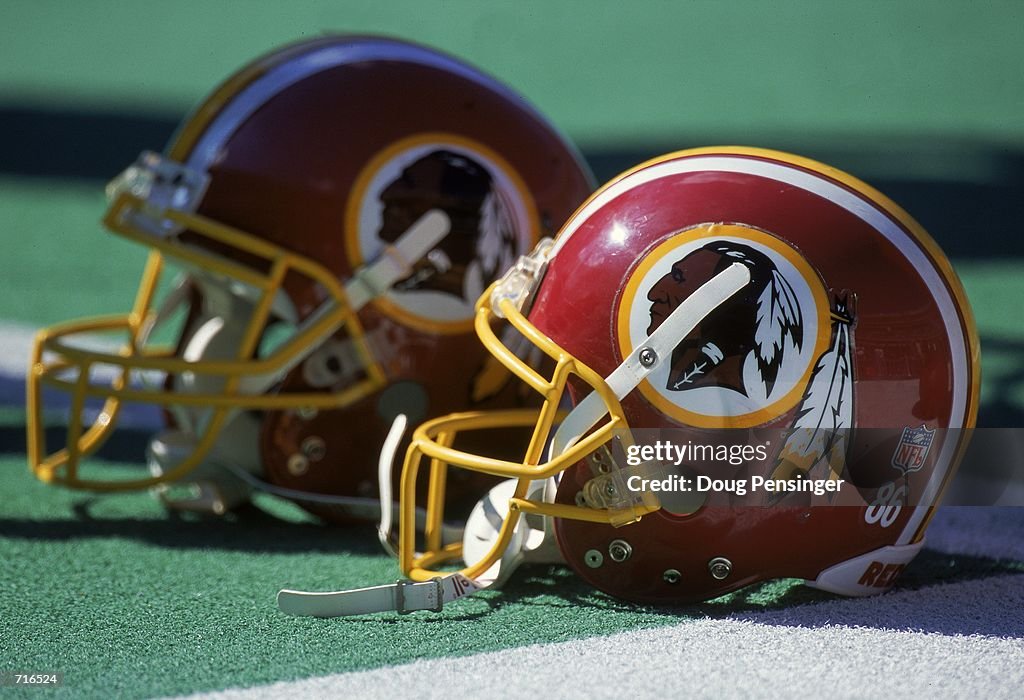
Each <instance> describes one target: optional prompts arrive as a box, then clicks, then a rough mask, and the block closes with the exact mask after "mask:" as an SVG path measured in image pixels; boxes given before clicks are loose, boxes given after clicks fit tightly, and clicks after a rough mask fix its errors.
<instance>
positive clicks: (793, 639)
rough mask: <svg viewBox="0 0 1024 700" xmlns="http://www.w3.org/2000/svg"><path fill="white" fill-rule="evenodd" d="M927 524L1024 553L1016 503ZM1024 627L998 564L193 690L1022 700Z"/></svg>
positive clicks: (195, 699)
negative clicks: (511, 644) (873, 594)
mask: <svg viewBox="0 0 1024 700" xmlns="http://www.w3.org/2000/svg"><path fill="white" fill-rule="evenodd" d="M929 535H931V536H932V537H931V539H930V540H929V545H930V546H929V548H930V549H932V550H933V551H939V552H945V553H950V554H953V553H961V554H967V555H974V556H987V557H991V558H1007V559H1016V560H1018V561H1020V560H1021V559H1024V511H1022V510H1021V509H1019V508H987V507H971V508H968V507H960V508H949V509H944V510H942V511H940V512H939V514H938V515H936V517H935V521H934V522H933V524H932V527H931V528H930V530H929ZM330 624H346V623H345V622H343V621H334V622H331V623H330ZM466 624H473V623H472V622H467V623H466ZM1022 634H1024V575H1021V574H1004V575H998V576H993V577H989V578H985V579H980V580H969V581H961V582H957V583H951V584H946V585H936V586H931V587H927V588H924V589H920V590H903V591H900V590H897V591H896V592H894V593H891V594H889V595H884V596H881V597H877V598H862V599H839V600H834V601H828V602H825V603H817V604H813V605H803V606H795V607H790V608H781V609H778V610H769V611H763V612H750V613H737V614H734V615H732V616H731V618H730V619H723V620H715V619H703V620H697V621H685V622H682V623H681V624H679V625H675V626H671V627H662V628H656V629H647V630H636V631H631V632H622V633H617V634H613V635H610V636H606V637H595V638H587V639H579V640H573V641H569V642H560V643H553V644H534V645H530V646H526V647H518V648H510V649H503V650H501V651H495V652H487V653H483V654H476V655H472V656H465V657H456V658H439V659H428V660H420V661H414V662H412V663H408V664H403V665H400V666H391V667H384V668H378V669H371V670H367V671H356V672H351V673H342V674H336V675H330V676H324V677H320V678H309V679H305V680H300V681H292V682H279V683H273V684H270V685H265V686H257V687H253V688H245V689H230V690H225V691H219V692H213V693H199V694H196V695H191V696H188V697H189V698H192V700H264V699H268V698H291V697H303V698H338V697H357V698H388V699H389V700H393V699H394V698H401V697H423V698H451V697H457V696H460V695H466V696H471V697H518V696H526V695H527V694H530V693H533V694H537V696H542V697H588V698H614V699H615V700H622V698H644V697H664V696H665V695H666V693H675V694H683V693H686V694H688V695H696V696H698V697H716V698H717V697H727V698H729V697H736V696H754V697H768V698H774V697H779V698H789V697H794V696H798V695H800V694H807V695H813V696H818V695H820V694H821V691H822V690H823V689H825V688H827V689H828V690H829V692H830V693H831V694H833V695H835V696H836V697H868V696H871V697H891V696H893V695H896V696H897V697H903V696H906V697H917V696H920V695H921V694H922V693H923V692H924V691H927V695H928V696H929V697H950V698H954V697H963V695H964V694H965V693H966V692H967V691H968V690H970V691H971V692H972V694H977V695H979V696H980V697H986V698H990V697H993V698H998V697H1006V698H1017V697H1019V692H1020V688H1021V687H1024V639H1022V638H1021V635H1022Z"/></svg>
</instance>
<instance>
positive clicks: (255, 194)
mask: <svg viewBox="0 0 1024 700" xmlns="http://www.w3.org/2000/svg"><path fill="white" fill-rule="evenodd" d="M590 182H591V179H590V175H589V173H588V170H587V168H586V166H585V165H584V164H583V162H582V160H581V159H580V157H579V156H578V154H577V152H576V151H575V150H574V148H573V147H572V146H571V145H570V144H569V143H568V142H567V141H566V140H565V139H564V138H563V137H562V136H561V135H560V134H559V133H558V132H557V131H556V130H555V129H554V128H552V126H551V125H550V124H549V123H548V122H547V121H546V120H545V119H544V118H543V117H542V116H541V115H540V114H538V113H537V112H536V111H535V110H534V109H533V108H532V107H531V106H530V105H529V104H527V103H526V102H525V101H524V100H523V99H522V98H521V97H520V96H519V95H517V94H515V93H514V92H513V91H512V90H510V89H509V88H508V87H506V86H504V85H502V84H501V83H499V82H498V81H496V80H494V79H493V78H491V77H489V76H487V75H484V74H483V73H481V72H479V71H478V70H476V69H475V68H473V67H471V66H469V65H466V64H465V63H462V62H461V61H458V60H456V59H454V58H451V57H449V56H446V55H444V54H441V53H438V52H436V51H434V50H431V49H428V48H425V47H422V46H417V45H414V44H410V43H406V42H404V41H399V40H395V39H389V38H382V37H368V36H367V37H364V36H327V37H322V38H318V39H314V40H310V41H304V42H301V43H298V44H295V45H291V46H287V47H285V48H282V49H279V50H277V51H274V52H272V53H270V54H268V55H266V56H264V57H262V58H260V59H258V60H256V61H254V62H253V63H251V64H250V65H248V66H246V67H245V68H243V69H242V70H240V71H239V72H238V73H236V74H235V75H233V76H231V77H230V78H229V79H228V80H227V81H225V82H224V83H223V84H222V85H221V86H220V87H218V88H217V89H216V90H215V91H214V92H213V93H212V94H211V95H210V96H209V97H208V98H207V99H206V100H205V101H204V102H203V103H202V104H201V105H200V106H199V108H198V109H197V110H196V111H195V112H194V113H193V114H192V115H191V116H190V117H189V118H188V119H186V121H185V122H184V123H183V124H182V126H181V127H180V129H179V131H178V133H177V134H176V136H175V137H174V138H173V140H172V142H171V143H170V145H169V146H168V148H167V150H166V152H165V154H164V155H156V154H152V153H145V154H143V156H142V157H140V159H139V161H138V162H137V163H136V164H135V165H133V166H132V167H130V168H128V169H127V170H126V171H125V172H124V173H123V174H122V175H121V176H119V177H118V178H117V179H115V180H114V181H113V182H112V183H111V185H110V187H109V188H108V194H109V196H110V199H111V206H110V209H109V211H108V213H107V215H106V219H105V223H106V225H107V226H108V227H109V228H110V229H111V230H113V231H114V232H116V233H118V234H121V235H123V236H126V237H128V238H130V239H133V240H135V241H138V242H140V243H142V244H143V245H146V246H148V247H150V248H151V249H152V253H151V255H150V259H149V263H148V265H147V268H146V271H145V274H144V277H143V282H142V284H141V287H140V289H139V292H138V296H137V299H136V302H135V306H134V308H133V310H132V312H131V313H130V314H127V315H125V316H121V317H116V318H104V319H94V320H88V321H79V322H72V323H67V324H63V325H60V326H57V327H55V328H51V329H47V330H45V331H43V332H42V333H41V334H40V336H39V338H38V340H37V344H36V348H35V352H34V354H33V357H32V367H31V371H30V375H29V385H28V403H29V407H28V417H29V435H28V446H29V462H30V465H31V467H32V468H33V470H34V471H35V473H36V474H37V475H38V476H39V477H40V478H41V479H43V480H45V481H48V482H55V483H61V484H64V485H67V486H72V487H79V488H86V489H93V490H123V489H133V488H141V487H149V486H154V485H157V484H160V485H166V484H168V483H169V482H178V483H182V482H185V483H187V484H189V485H198V486H199V487H200V492H199V493H192V494H188V495H184V496H183V497H181V498H175V499H174V502H175V503H176V504H177V505H180V506H182V507H192V508H201V509H211V510H214V511H218V512H222V511H223V510H225V509H226V508H230V507H231V506H232V505H234V504H236V503H238V502H240V501H242V500H244V499H245V498H246V497H247V495H248V492H249V490H250V489H251V488H252V487H253V486H254V485H255V486H256V487H263V488H267V489H268V490H271V491H274V492H276V493H278V494H281V495H285V496H289V497H294V498H296V499H299V500H300V502H302V503H303V504H304V505H307V507H309V508H310V509H312V510H315V511H317V512H320V513H322V514H324V515H326V516H328V517H336V518H339V519H347V518H350V517H375V511H376V508H377V498H376V494H377V456H378V453H379V451H380V449H381V444H382V442H383V441H384V439H385V436H386V435H387V434H388V431H389V427H390V426H391V425H392V422H393V420H394V419H395V418H396V416H397V415H398V414H400V413H401V414H406V415H408V417H409V419H410V420H414V421H416V422H419V421H422V420H424V419H427V418H429V417H433V416H438V415H442V414H445V413H449V412H451V411H455V410H464V409H466V408H469V407H488V406H490V407H492V408H494V407H501V406H510V405H522V398H523V396H524V395H525V393H524V392H522V391H519V390H518V389H517V387H514V386H512V385H511V384H510V383H509V382H507V381H506V380H507V379H508V376H509V375H508V374H507V372H505V370H504V368H502V367H501V366H500V364H498V363H497V362H495V361H494V360H492V359H490V358H489V356H488V355H487V354H486V352H485V351H484V350H483V348H481V347H480V346H479V344H478V343H477V342H476V341H475V339H474V338H472V335H471V334H472V329H473V313H474V311H473V307H474V302H475V301H476V299H477V297H479V295H480V294H481V293H482V292H483V291H484V290H485V289H486V288H487V287H488V285H490V284H491V283H492V282H493V281H494V280H496V279H498V278H499V277H500V276H501V275H502V274H503V273H504V272H505V271H506V269H508V267H509V266H510V265H511V264H512V263H514V262H515V260H516V259H517V258H518V257H519V256H520V255H522V254H524V253H526V252H528V251H529V250H530V249H531V248H532V247H533V246H534V245H535V244H536V243H537V241H538V240H539V239H540V238H541V237H542V236H544V235H545V234H547V233H550V232H551V231H552V230H553V227H554V226H557V225H558V224H559V223H561V222H562V221H564V220H565V218H566V217H568V216H569V215H570V214H571V213H572V211H573V210H574V209H575V208H576V207H577V206H578V205H579V204H580V203H581V202H582V201H583V200H584V198H585V197H586V196H587V194H589V192H590V191H591V190H592V189H593V188H592V187H591V185H590ZM165 260H170V261H172V262H173V263H175V264H177V265H179V266H180V268H181V269H182V270H183V272H184V274H182V275H181V276H180V277H179V279H178V280H177V282H175V283H174V285H173V286H172V288H171V289H170V291H169V293H168V294H167V297H166V301H165V302H164V303H163V304H162V305H156V304H154V302H153V299H154V298H155V296H156V294H157V289H158V278H159V276H160V272H161V267H162V265H163V264H164V262H165ZM175 323H176V324H177V328H175ZM97 331H108V332H119V333H121V334H122V335H123V336H124V337H126V338H127V341H126V342H125V343H124V344H123V345H122V346H120V347H115V348H111V349H109V350H103V349H100V350H97V349H96V344H95V343H91V344H90V343H89V342H86V343H84V346H83V343H82V339H83V337H84V336H85V335H87V334H90V333H95V332H97ZM153 339H157V340H160V339H163V340H169V341H170V343H169V347H167V348H159V347H154V342H153ZM101 347H102V346H101ZM44 385H46V386H50V387H56V388H58V389H62V390H64V391H65V392H66V393H68V394H69V395H70V406H71V410H70V417H69V420H68V432H67V439H66V445H64V446H63V448H62V449H60V450H57V451H54V452H52V453H50V454H47V450H46V445H45V436H44V430H43V428H44V424H45V423H46V419H47V416H48V415H52V414H47V415H44V400H43V399H44V395H43V393H42V387H43V386H44ZM97 400H99V401H101V402H102V404H101V405H98V404H94V403H93V402H94V401H97ZM133 402H140V403H143V404H149V405H154V404H155V405H157V406H160V407H162V409H163V412H164V414H165V415H164V417H165V420H166V428H165V430H163V431H162V432H160V434H158V435H156V436H155V437H154V438H153V439H152V440H151V442H150V444H149V450H148V459H149V467H150V474H149V475H145V476H141V475H136V474H131V473H130V471H126V470H120V471H121V472H122V474H121V475H120V476H121V477H123V478H120V479H116V478H115V479H114V480H104V479H100V478H96V477H94V476H89V475H88V469H89V468H94V467H83V465H82V464H81V460H82V458H83V457H86V456H88V455H89V454H90V453H91V452H93V451H94V450H95V449H96V448H97V447H98V446H99V445H100V444H101V443H102V442H103V441H104V440H105V439H106V438H107V437H108V436H109V435H110V434H111V432H112V431H113V429H114V427H115V426H116V425H117V423H118V418H119V416H121V415H122V414H123V413H124V412H125V410H126V409H125V407H126V406H127V405H128V404H130V403H133ZM90 422H91V425H90V424H89V423H90ZM103 476H108V475H107V474H104V475H103ZM456 482H457V480H456ZM456 482H453V485H454V486H457V485H458V483H456ZM478 496H479V493H477V494H476V496H475V497H474V501H475V498H476V497H478Z"/></svg>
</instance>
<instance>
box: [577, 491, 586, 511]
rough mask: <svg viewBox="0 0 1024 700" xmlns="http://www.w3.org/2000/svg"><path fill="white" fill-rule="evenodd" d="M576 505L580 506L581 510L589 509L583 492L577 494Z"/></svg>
mask: <svg viewBox="0 0 1024 700" xmlns="http://www.w3.org/2000/svg"><path fill="white" fill-rule="evenodd" d="M576 505H578V506H579V507H580V508H586V507H587V497H586V495H585V494H584V493H583V492H582V491H577V492H576Z"/></svg>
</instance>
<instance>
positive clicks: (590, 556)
mask: <svg viewBox="0 0 1024 700" xmlns="http://www.w3.org/2000/svg"><path fill="white" fill-rule="evenodd" d="M583 561H584V562H585V563H586V565H587V566H589V567H590V568H591V569H596V568H598V567H600V566H601V565H602V564H604V555H603V554H601V553H600V552H599V551H597V550H596V549H588V550H587V553H586V554H584V555H583Z"/></svg>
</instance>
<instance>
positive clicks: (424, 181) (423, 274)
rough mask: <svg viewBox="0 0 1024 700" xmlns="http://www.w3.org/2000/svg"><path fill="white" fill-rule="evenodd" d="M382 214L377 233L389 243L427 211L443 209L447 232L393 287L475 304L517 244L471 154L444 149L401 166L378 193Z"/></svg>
mask: <svg viewBox="0 0 1024 700" xmlns="http://www.w3.org/2000/svg"><path fill="white" fill-rule="evenodd" d="M380 201H381V203H382V204H383V216H382V220H381V227H380V231H379V232H378V236H379V237H380V239H381V240H382V241H385V242H387V243H394V242H395V241H397V240H398V238H399V237H400V236H401V235H402V234H403V233H405V232H406V230H408V228H409V227H410V226H412V224H414V223H415V222H416V221H417V220H418V219H419V218H420V217H421V216H423V215H424V214H425V213H427V211H429V210H431V209H440V210H442V211H444V212H445V213H446V214H447V215H448V218H449V220H450V221H451V227H452V228H451V231H450V232H449V233H448V235H447V236H446V237H445V238H444V240H442V241H441V243H440V244H439V245H438V246H437V248H435V249H434V250H432V251H431V252H430V254H429V255H428V256H427V257H426V258H424V259H423V260H421V261H419V263H418V264H417V265H416V267H415V269H414V270H413V272H412V273H411V274H410V275H409V276H408V277H406V278H405V279H403V280H400V281H399V282H397V283H396V284H395V289H396V290H399V291H406V292H407V291H411V290H415V289H431V290H436V291H439V292H444V293H446V294H451V295H453V296H457V297H461V298H462V299H464V300H465V301H466V302H467V303H469V304H472V303H474V302H476V300H477V298H478V297H479V296H480V295H481V294H482V293H483V291H484V289H485V288H486V286H487V285H488V284H490V283H491V282H492V281H493V280H494V279H496V278H497V277H498V275H500V274H501V273H502V272H504V271H505V270H506V269H507V268H508V267H509V266H511V264H512V263H513V262H514V260H515V257H516V253H517V245H516V235H515V222H514V220H513V215H512V212H511V211H510V209H511V206H510V203H509V202H507V201H505V200H504V198H503V197H502V193H501V192H500V191H497V190H495V187H494V178H492V177H491V174H490V173H489V172H488V171H487V169H486V168H485V167H484V166H483V165H482V164H481V163H480V162H478V161H476V160H474V159H473V158H471V157H469V156H466V155H460V154H458V153H455V152H453V151H450V150H447V149H439V150H435V151H431V152H429V153H427V154H425V155H423V156H422V157H420V158H418V159H417V160H415V161H414V162H413V163H411V164H410V165H408V166H407V167H406V168H404V169H403V170H402V172H401V173H400V174H399V176H398V177H396V178H395V179H394V180H393V181H391V183H390V184H388V186H387V187H385V188H384V190H383V191H381V193H380Z"/></svg>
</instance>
